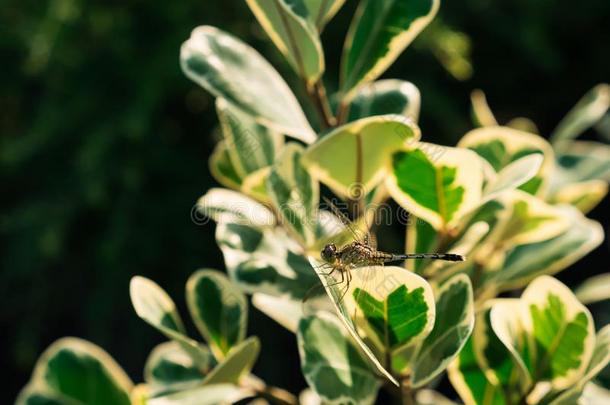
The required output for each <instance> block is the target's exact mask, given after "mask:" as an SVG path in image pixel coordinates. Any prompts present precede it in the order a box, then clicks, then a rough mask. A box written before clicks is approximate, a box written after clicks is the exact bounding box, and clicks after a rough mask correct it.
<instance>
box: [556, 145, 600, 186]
mask: <svg viewBox="0 0 610 405" xmlns="http://www.w3.org/2000/svg"><path fill="white" fill-rule="evenodd" d="M557 162H558V163H559V165H560V167H561V168H562V169H563V172H564V173H562V177H563V178H564V179H561V183H563V182H569V183H575V182H582V181H588V180H606V181H610V145H606V144H603V143H599V142H591V141H575V142H570V147H569V149H567V150H564V151H562V152H560V153H558V154H557Z"/></svg>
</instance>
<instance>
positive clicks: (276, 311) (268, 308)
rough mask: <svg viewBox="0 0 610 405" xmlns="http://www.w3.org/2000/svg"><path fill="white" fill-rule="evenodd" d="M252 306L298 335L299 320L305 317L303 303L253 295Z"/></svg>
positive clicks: (264, 295) (266, 295) (261, 294)
mask: <svg viewBox="0 0 610 405" xmlns="http://www.w3.org/2000/svg"><path fill="white" fill-rule="evenodd" d="M309 301H311V300H309ZM309 301H308V303H309ZM252 305H254V307H255V308H256V309H258V310H259V311H261V312H263V313H264V314H266V315H267V316H269V317H270V318H271V319H273V320H274V321H276V322H277V323H279V324H280V325H282V326H283V327H284V328H286V329H288V330H289V331H291V332H292V333H297V328H298V325H299V320H300V319H301V317H302V316H303V302H302V301H297V300H291V299H288V298H282V297H274V296H273V295H268V294H263V293H255V294H254V295H252Z"/></svg>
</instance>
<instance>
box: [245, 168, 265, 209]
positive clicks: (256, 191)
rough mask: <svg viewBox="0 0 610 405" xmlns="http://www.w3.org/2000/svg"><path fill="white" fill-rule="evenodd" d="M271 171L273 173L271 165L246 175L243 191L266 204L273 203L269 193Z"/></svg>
mask: <svg viewBox="0 0 610 405" xmlns="http://www.w3.org/2000/svg"><path fill="white" fill-rule="evenodd" d="M269 173H271V166H269V167H264V168H262V169H259V170H257V171H255V172H254V173H251V174H249V175H248V176H246V178H244V181H243V182H242V184H241V188H240V190H241V192H242V193H244V194H246V195H248V196H251V197H253V198H255V199H256V200H258V201H261V202H263V203H265V204H271V197H269V194H268V193H267V178H268V177H269Z"/></svg>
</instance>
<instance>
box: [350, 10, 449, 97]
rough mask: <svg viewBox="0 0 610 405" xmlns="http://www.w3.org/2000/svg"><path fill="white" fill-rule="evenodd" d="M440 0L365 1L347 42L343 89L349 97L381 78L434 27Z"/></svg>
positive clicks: (356, 16) (358, 11)
mask: <svg viewBox="0 0 610 405" xmlns="http://www.w3.org/2000/svg"><path fill="white" fill-rule="evenodd" d="M438 8H439V1H438V0H385V1H377V0H364V1H362V2H361V3H360V6H359V8H358V10H357V11H356V15H355V17H354V20H353V21H352V24H351V26H350V29H349V32H348V35H347V39H346V42H345V48H344V54H343V60H342V70H341V79H342V80H341V89H342V91H343V92H345V93H349V92H350V91H353V90H354V89H355V88H357V87H358V86H359V85H360V84H362V83H365V82H370V81H373V80H375V79H376V78H377V77H379V76H380V75H381V74H382V73H383V72H384V71H385V70H386V69H387V68H388V67H389V66H390V65H391V64H392V63H393V62H394V61H395V60H396V58H397V57H398V56H399V55H400V54H401V53H402V52H403V51H404V50H405V48H406V47H407V46H408V45H409V44H410V43H411V42H412V41H413V40H414V39H415V37H416V36H417V35H418V34H419V33H420V32H421V31H422V30H423V29H424V28H425V27H426V26H427V25H428V24H429V23H430V21H431V20H432V19H433V18H434V16H435V15H436V12H437V11H438Z"/></svg>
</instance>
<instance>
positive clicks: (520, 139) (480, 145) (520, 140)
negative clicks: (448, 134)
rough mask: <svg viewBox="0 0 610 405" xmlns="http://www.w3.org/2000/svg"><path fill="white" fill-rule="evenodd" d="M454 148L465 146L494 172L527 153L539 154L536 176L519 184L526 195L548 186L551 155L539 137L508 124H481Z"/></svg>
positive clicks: (553, 156) (548, 147)
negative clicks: (481, 125) (510, 126)
mask: <svg viewBox="0 0 610 405" xmlns="http://www.w3.org/2000/svg"><path fill="white" fill-rule="evenodd" d="M458 147H461V148H468V149H471V150H473V151H475V152H476V153H478V154H479V155H480V156H481V157H483V158H484V159H485V160H487V161H488V162H489V163H490V164H491V166H492V167H493V168H494V170H495V171H496V172H499V171H500V170H502V169H503V168H505V167H506V166H508V165H509V164H510V163H512V162H514V161H516V160H518V159H520V158H522V157H524V156H527V155H531V154H542V155H543V156H544V161H543V163H542V166H541V167H540V170H539V171H538V173H537V174H536V177H534V178H533V179H531V180H530V181H528V182H527V183H526V184H524V185H522V186H521V189H522V190H525V191H527V192H529V193H530V194H540V193H542V192H544V191H545V189H546V187H547V186H548V184H547V183H548V180H549V178H550V175H551V172H552V170H553V168H554V160H555V155H554V153H553V150H552V148H551V145H549V143H548V142H547V141H546V140H545V139H543V138H542V137H540V136H538V135H534V134H530V133H527V132H521V131H517V130H515V129H512V128H508V127H485V128H479V129H475V130H473V131H470V132H469V133H467V134H466V135H465V136H464V137H463V138H462V139H461V140H460V142H459V143H458Z"/></svg>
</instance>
